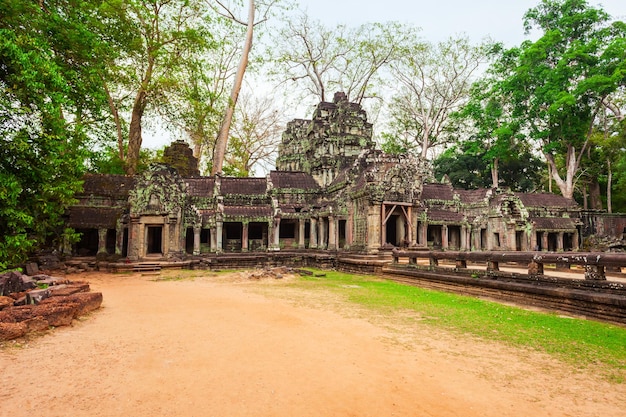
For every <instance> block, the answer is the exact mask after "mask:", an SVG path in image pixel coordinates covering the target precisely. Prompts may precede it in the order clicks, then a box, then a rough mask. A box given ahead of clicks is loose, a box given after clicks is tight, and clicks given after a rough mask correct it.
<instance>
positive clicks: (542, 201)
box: [515, 193, 577, 208]
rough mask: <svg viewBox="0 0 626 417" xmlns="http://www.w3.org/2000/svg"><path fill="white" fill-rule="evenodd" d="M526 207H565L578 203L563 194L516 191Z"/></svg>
mask: <svg viewBox="0 0 626 417" xmlns="http://www.w3.org/2000/svg"><path fill="white" fill-rule="evenodd" d="M515 195H516V196H517V197H518V198H519V199H520V200H521V201H522V203H523V204H524V205H525V206H526V207H563V208H572V207H576V206H577V204H576V202H575V201H574V200H569V199H567V198H565V197H563V196H560V195H556V194H550V193H532V194H531V193H515Z"/></svg>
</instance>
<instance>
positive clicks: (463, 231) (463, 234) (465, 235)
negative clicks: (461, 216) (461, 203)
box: [459, 225, 469, 250]
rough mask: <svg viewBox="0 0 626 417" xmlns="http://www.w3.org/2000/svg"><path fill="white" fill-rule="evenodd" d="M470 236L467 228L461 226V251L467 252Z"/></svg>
mask: <svg viewBox="0 0 626 417" xmlns="http://www.w3.org/2000/svg"><path fill="white" fill-rule="evenodd" d="M468 235H469V234H468V233H467V226H465V225H463V226H461V243H460V244H459V249H460V250H467V244H468V240H469V239H468Z"/></svg>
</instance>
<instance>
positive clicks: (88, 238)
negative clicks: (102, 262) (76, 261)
mask: <svg viewBox="0 0 626 417" xmlns="http://www.w3.org/2000/svg"><path fill="white" fill-rule="evenodd" d="M76 232H78V233H80V234H81V235H80V240H79V241H78V242H77V243H76V246H75V248H76V254H78V255H79V256H95V255H96V254H97V253H98V240H99V238H98V229H76Z"/></svg>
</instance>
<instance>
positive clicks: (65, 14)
mask: <svg viewBox="0 0 626 417" xmlns="http://www.w3.org/2000/svg"><path fill="white" fill-rule="evenodd" d="M99 4H100V2H96V1H81V0H74V1H70V2H52V3H46V4H45V8H41V7H40V6H42V5H43V3H37V2H32V1H27V0H11V1H7V0H2V1H1V3H0V62H2V65H0V89H2V94H0V115H2V123H0V138H2V139H0V231H1V235H0V269H2V268H6V267H9V266H12V265H16V264H18V263H19V262H21V261H23V260H24V259H25V257H26V256H27V254H28V252H29V251H31V250H34V249H36V248H37V247H38V246H40V245H42V244H44V243H49V242H51V241H54V240H58V239H61V238H62V235H63V227H62V226H63V222H64V219H63V215H64V213H65V210H66V208H67V207H68V206H69V205H70V204H71V203H72V202H73V195H74V193H75V192H76V191H78V190H79V189H80V187H81V181H80V178H81V176H82V172H83V160H84V157H85V146H86V144H87V141H88V137H87V132H88V130H89V125H90V123H91V122H93V121H94V120H95V119H97V118H99V117H100V114H101V109H102V107H103V106H104V105H105V101H104V94H103V93H102V90H101V88H100V82H99V79H98V77H97V71H98V69H99V68H100V66H99V64H98V62H96V60H95V58H94V57H96V56H99V55H100V53H104V51H105V50H106V49H107V46H106V44H105V43H104V41H103V40H102V39H101V38H100V37H99V36H97V35H96V34H95V33H94V32H93V31H92V30H91V29H90V28H91V27H92V26H97V24H96V23H97V22H98V21H99V19H98V6H99Z"/></svg>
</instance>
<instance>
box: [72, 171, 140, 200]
mask: <svg viewBox="0 0 626 417" xmlns="http://www.w3.org/2000/svg"><path fill="white" fill-rule="evenodd" d="M134 186H135V180H134V178H133V177H129V176H127V175H110V174H85V176H84V177H83V192H82V194H84V195H90V194H94V195H98V196H102V197H117V198H124V199H126V198H128V192H129V191H130V190H131V189H132V188H133V187H134Z"/></svg>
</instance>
